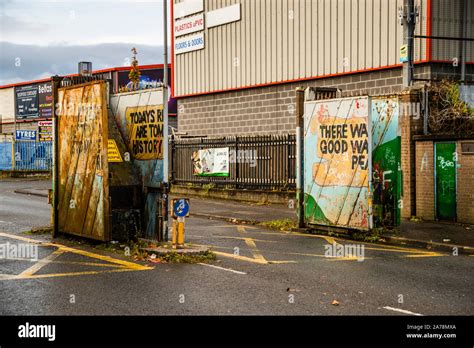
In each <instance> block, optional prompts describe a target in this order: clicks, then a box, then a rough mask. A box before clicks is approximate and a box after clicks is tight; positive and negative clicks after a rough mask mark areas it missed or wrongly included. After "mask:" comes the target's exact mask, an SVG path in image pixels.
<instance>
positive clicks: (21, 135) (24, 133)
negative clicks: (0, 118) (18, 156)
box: [15, 130, 36, 140]
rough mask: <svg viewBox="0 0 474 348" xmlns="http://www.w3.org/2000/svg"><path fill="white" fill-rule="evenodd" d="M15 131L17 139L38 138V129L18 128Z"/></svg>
mask: <svg viewBox="0 0 474 348" xmlns="http://www.w3.org/2000/svg"><path fill="white" fill-rule="evenodd" d="M15 133H16V134H15V139H16V140H36V131H33V130H17V131H16V132H15Z"/></svg>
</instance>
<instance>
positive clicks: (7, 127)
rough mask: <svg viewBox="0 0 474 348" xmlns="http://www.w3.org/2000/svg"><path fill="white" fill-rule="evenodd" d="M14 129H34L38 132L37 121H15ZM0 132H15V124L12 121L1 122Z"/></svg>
mask: <svg viewBox="0 0 474 348" xmlns="http://www.w3.org/2000/svg"><path fill="white" fill-rule="evenodd" d="M16 129H21V130H34V131H37V132H38V122H17V124H16ZM1 133H5V134H10V133H15V124H14V123H7V124H2V127H1Z"/></svg>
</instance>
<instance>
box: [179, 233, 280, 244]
mask: <svg viewBox="0 0 474 348" xmlns="http://www.w3.org/2000/svg"><path fill="white" fill-rule="evenodd" d="M187 236H188V237H195V238H223V239H240V240H244V239H245V238H244V237H233V236H200V235H197V234H188V235H187ZM252 239H253V240H254V241H256V242H263V243H279V242H278V241H276V240H266V239H255V238H252Z"/></svg>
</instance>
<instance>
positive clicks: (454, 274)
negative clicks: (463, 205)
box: [0, 181, 474, 315]
mask: <svg viewBox="0 0 474 348" xmlns="http://www.w3.org/2000/svg"><path fill="white" fill-rule="evenodd" d="M28 184H31V183H28V182H26V183H23V184H21V183H19V182H5V181H4V182H2V183H0V190H1V191H0V194H1V199H0V214H1V215H0V220H2V223H1V224H0V232H1V233H0V244H3V243H7V242H8V243H27V244H28V245H30V244H32V243H34V242H38V241H41V243H39V242H38V243H37V244H35V245H38V252H39V257H38V259H40V260H41V259H42V260H43V261H42V262H35V261H33V262H32V261H25V260H4V259H3V260H0V314H2V315H5V314H40V315H41V314H47V315H52V314H64V315H80V314H113V315H128V314H139V315H142V314H156V315H171V314H177V315H197V314H199V315H201V314H217V315H226V314H228V315H233V314H254V315H260V314H262V315H263V314H269V315H272V314H288V315H292V314H305V315H358V314H361V315H364V314H369V315H400V314H409V315H416V314H422V315H429V314H439V315H454V314H457V315H463V314H464V315H473V314H474V294H473V291H472V284H473V280H474V274H473V272H472V270H473V263H474V257H471V256H463V255H461V256H452V255H450V254H446V253H438V252H430V251H427V250H417V249H409V248H398V247H388V246H380V245H376V244H363V245H364V253H363V258H362V257H361V258H359V260H358V259H357V258H356V257H327V255H325V246H327V245H332V243H333V242H335V243H336V245H343V246H344V245H353V244H354V242H353V241H346V240H340V239H338V240H332V239H331V238H327V237H326V238H324V237H320V236H314V235H306V234H298V233H285V232H279V231H270V230H267V229H262V228H259V227H254V226H244V225H234V224H230V223H226V222H222V221H215V220H208V219H204V218H189V219H187V220H186V221H187V222H186V240H187V241H188V242H192V243H194V244H203V245H210V246H212V248H213V250H214V251H215V252H216V253H217V256H218V259H217V261H215V262H212V263H211V264H207V265H205V264H145V263H137V262H134V261H132V260H130V259H128V258H126V257H125V256H123V255H119V254H112V253H105V252H103V251H99V250H97V249H94V248H91V247H90V246H85V245H78V246H73V247H72V248H66V247H64V246H62V245H61V243H57V244H51V240H50V239H49V237H48V236H31V235H28V234H24V233H21V231H22V230H26V229H30V228H31V226H34V225H43V224H45V223H46V224H47V223H48V221H49V206H48V205H47V203H46V202H45V199H44V198H39V197H32V196H25V195H18V194H14V193H13V191H14V189H15V187H16V186H17V185H23V187H25V186H26V185H28ZM40 185H41V184H40ZM25 238H27V239H25ZM45 258H46V259H45ZM335 301H336V302H335Z"/></svg>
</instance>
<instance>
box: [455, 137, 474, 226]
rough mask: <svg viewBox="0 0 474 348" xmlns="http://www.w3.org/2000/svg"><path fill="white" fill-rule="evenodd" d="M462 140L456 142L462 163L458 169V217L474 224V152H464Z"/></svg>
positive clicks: (459, 219)
mask: <svg viewBox="0 0 474 348" xmlns="http://www.w3.org/2000/svg"><path fill="white" fill-rule="evenodd" d="M471 141H474V139H473V140H471ZM471 141H470V142H471ZM462 142H463V141H458V142H457V144H456V151H457V153H458V164H459V165H460V167H459V168H458V170H457V209H456V210H457V218H458V222H463V223H470V224H474V187H473V184H474V154H463V153H462V151H461V143H462Z"/></svg>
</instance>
